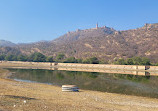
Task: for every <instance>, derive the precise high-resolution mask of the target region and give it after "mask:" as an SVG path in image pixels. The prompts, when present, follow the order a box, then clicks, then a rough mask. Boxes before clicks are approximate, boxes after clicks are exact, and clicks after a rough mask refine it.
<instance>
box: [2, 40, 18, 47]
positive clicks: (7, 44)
mask: <svg viewBox="0 0 158 111" xmlns="http://www.w3.org/2000/svg"><path fill="white" fill-rule="evenodd" d="M15 45H16V44H14V43H12V42H10V41H6V40H0V46H15Z"/></svg>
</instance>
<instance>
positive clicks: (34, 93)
mask: <svg viewBox="0 0 158 111" xmlns="http://www.w3.org/2000/svg"><path fill="white" fill-rule="evenodd" d="M8 74H9V72H8V71H7V70H4V69H0V111H158V99H153V98H147V97H137V96H129V95H121V94H113V93H106V92H105V93H104V92H97V91H88V90H80V92H62V91H61V87H57V86H52V85H47V84H40V83H26V82H17V81H13V80H9V79H6V78H5V77H6V76H7V75H8Z"/></svg>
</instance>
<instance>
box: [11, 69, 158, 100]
mask: <svg viewBox="0 0 158 111" xmlns="http://www.w3.org/2000/svg"><path fill="white" fill-rule="evenodd" d="M9 70H10V71H12V72H15V73H13V75H12V76H11V77H10V78H12V79H17V80H29V81H35V82H41V83H49V84H53V85H59V86H61V85H63V84H74V85H77V86H78V87H79V88H81V89H87V90H96V91H103V92H112V93H121V94H130V95H137V96H148V97H155V98H158V87H157V84H158V77H156V76H150V75H146V76H139V75H129V74H109V73H98V72H77V71H59V70H54V71H53V70H42V69H41V70H39V69H9Z"/></svg>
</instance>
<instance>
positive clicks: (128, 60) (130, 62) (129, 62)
mask: <svg viewBox="0 0 158 111" xmlns="http://www.w3.org/2000/svg"><path fill="white" fill-rule="evenodd" d="M126 63H127V65H134V63H133V59H132V58H128V59H127V60H126Z"/></svg>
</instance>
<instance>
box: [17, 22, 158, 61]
mask: <svg viewBox="0 0 158 111" xmlns="http://www.w3.org/2000/svg"><path fill="white" fill-rule="evenodd" d="M16 49H18V50H19V51H20V52H21V53H24V54H31V53H33V52H41V53H43V54H45V55H47V56H48V55H49V56H54V57H55V56H56V55H57V54H58V53H64V54H65V55H66V57H71V56H74V57H76V58H87V57H94V56H95V57H98V58H99V59H101V60H103V61H108V62H111V61H114V60H115V59H118V58H130V57H133V56H143V57H148V58H150V59H151V60H152V61H153V62H158V24H145V25H144V26H143V27H141V28H137V29H133V30H125V31H116V30H114V29H112V28H108V27H106V26H104V27H98V28H93V29H86V30H76V31H74V32H68V33H66V34H65V35H63V36H61V37H59V38H57V39H55V40H52V41H47V42H44V41H43V42H37V43H33V44H23V45H18V46H16Z"/></svg>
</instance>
